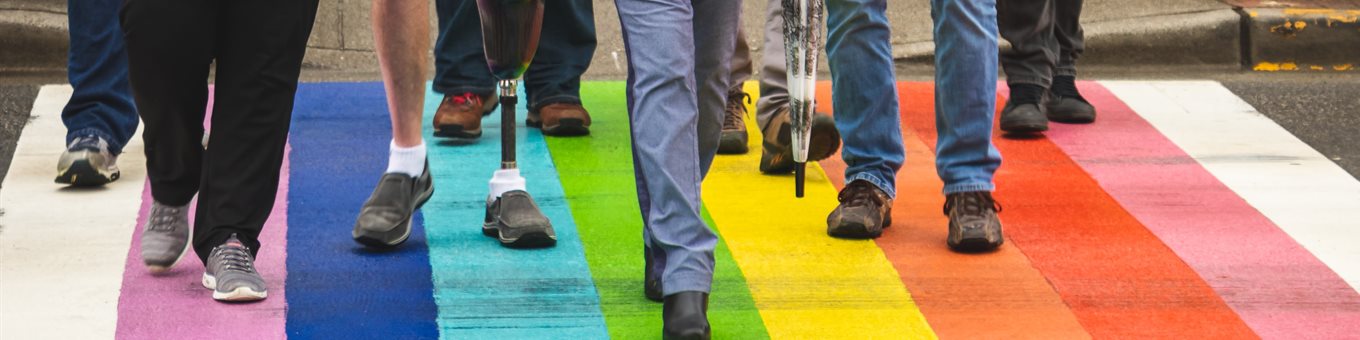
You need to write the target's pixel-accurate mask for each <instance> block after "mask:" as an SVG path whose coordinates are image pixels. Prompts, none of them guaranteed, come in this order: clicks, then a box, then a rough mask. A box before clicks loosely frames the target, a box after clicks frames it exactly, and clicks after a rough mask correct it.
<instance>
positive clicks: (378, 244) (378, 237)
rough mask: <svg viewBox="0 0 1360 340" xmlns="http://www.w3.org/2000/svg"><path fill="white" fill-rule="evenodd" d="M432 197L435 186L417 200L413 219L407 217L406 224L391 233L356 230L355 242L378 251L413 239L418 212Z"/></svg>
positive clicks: (403, 223)
mask: <svg viewBox="0 0 1360 340" xmlns="http://www.w3.org/2000/svg"><path fill="white" fill-rule="evenodd" d="M432 196H434V187H433V186H431V187H430V190H429V191H426V192H425V193H424V194H422V195H421V196H420V198H418V199H416V207H415V209H411V217H407V218H406V221H405V222H402V223H400V224H397V227H396V228H392V230H391V231H387V232H377V231H369V230H363V229H359V228H355V229H354V232H353V233H352V236H353V237H354V241H355V242H359V244H362V245H365V246H368V247H371V248H376V249H391V248H395V247H397V246H399V245H401V244H402V243H405V242H406V240H407V239H409V238H411V229H413V228H411V223H412V221H413V220H414V219H415V214H416V210H420V208H421V207H424V206H425V202H429V201H430V197H432ZM399 230H400V232H399V235H395V236H396V238H395V239H394V238H393V236H394V235H393V234H394V233H397V231H399Z"/></svg>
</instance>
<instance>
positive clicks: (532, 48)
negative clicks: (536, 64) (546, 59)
mask: <svg viewBox="0 0 1360 340" xmlns="http://www.w3.org/2000/svg"><path fill="white" fill-rule="evenodd" d="M477 11H478V12H479V13H480V14H481V19H482V45H483V47H484V48H485V49H486V64H487V66H488V67H490V68H491V75H493V76H495V77H496V80H497V82H496V84H497V86H498V87H499V90H500V97H501V99H500V100H501V103H500V105H501V169H500V170H496V172H495V173H494V174H493V175H492V177H491V183H490V186H491V188H492V191H493V192H492V194H493V195H497V194H496V193H497V192H499V191H497V190H496V188H497V187H498V186H499V187H507V186H516V184H517V186H518V187H524V177H521V176H520V174H519V169H518V167H517V166H516V164H515V103H516V96H515V89H516V88H517V87H518V83H519V79H520V77H522V76H524V71H526V70H528V69H529V63H530V62H531V61H533V59H534V52H536V51H537V50H538V37H539V32H540V31H541V30H542V27H543V0H477ZM500 191H504V190H500ZM494 198H495V197H492V199H494Z"/></svg>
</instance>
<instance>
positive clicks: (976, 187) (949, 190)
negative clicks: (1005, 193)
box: [944, 182, 996, 195]
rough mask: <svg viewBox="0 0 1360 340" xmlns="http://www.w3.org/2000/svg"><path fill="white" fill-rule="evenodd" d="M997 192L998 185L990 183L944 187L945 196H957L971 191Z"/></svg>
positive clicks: (969, 183)
mask: <svg viewBox="0 0 1360 340" xmlns="http://www.w3.org/2000/svg"><path fill="white" fill-rule="evenodd" d="M995 190H996V185H995V184H992V183H990V182H967V183H955V184H947V185H945V186H944V194H945V195H949V194H957V193H960V192H969V191H987V192H991V191H995Z"/></svg>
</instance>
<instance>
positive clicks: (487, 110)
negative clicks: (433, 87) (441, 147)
mask: <svg viewBox="0 0 1360 340" xmlns="http://www.w3.org/2000/svg"><path fill="white" fill-rule="evenodd" d="M499 100H500V97H499V96H498V95H497V94H496V93H495V92H492V93H491V95H488V96H480V95H477V94H474V93H471V92H468V93H463V94H459V95H452V96H447V95H446V96H444V100H442V101H440V102H439V108H437V109H435V112H434V122H433V123H432V124H431V125H433V126H434V135H435V136H436V137H444V138H456V139H477V138H479V137H481V136H482V117H484V116H487V115H490V114H491V112H492V111H493V110H495V109H496V105H497V104H498V103H499Z"/></svg>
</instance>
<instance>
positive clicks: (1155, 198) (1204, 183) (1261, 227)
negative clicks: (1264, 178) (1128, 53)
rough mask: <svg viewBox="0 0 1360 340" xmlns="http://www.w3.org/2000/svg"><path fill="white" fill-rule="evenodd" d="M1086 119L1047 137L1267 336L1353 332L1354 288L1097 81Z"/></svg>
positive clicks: (1357, 315)
mask: <svg viewBox="0 0 1360 340" xmlns="http://www.w3.org/2000/svg"><path fill="white" fill-rule="evenodd" d="M1079 87H1080V88H1081V92H1082V94H1083V95H1085V96H1086V98H1087V99H1088V100H1090V101H1091V103H1092V104H1094V105H1095V106H1096V107H1098V108H1099V111H1098V112H1099V114H1100V116H1099V121H1098V122H1097V123H1095V124H1089V125H1063V124H1054V125H1052V126H1051V128H1052V130H1050V131H1049V132H1048V138H1049V139H1050V140H1051V141H1053V143H1055V144H1056V145H1057V146H1058V147H1060V148H1061V149H1062V150H1063V151H1066V153H1067V154H1068V155H1070V156H1071V158H1072V159H1073V160H1075V161H1076V162H1077V163H1078V164H1079V165H1080V166H1081V167H1082V168H1083V169H1085V170H1086V172H1088V173H1090V174H1091V177H1092V178H1094V179H1095V180H1096V181H1097V182H1099V183H1100V186H1101V187H1103V188H1104V189H1105V191H1106V192H1108V193H1109V194H1110V196H1112V197H1114V199H1116V200H1117V201H1118V202H1119V203H1120V204H1121V205H1122V206H1123V207H1124V209H1126V210H1128V212H1129V213H1131V214H1132V215H1133V216H1134V217H1136V218H1137V219H1138V220H1139V221H1140V222H1142V223H1143V225H1144V226H1146V227H1147V228H1148V230H1150V231H1152V233H1153V234H1156V235H1157V236H1158V237H1159V238H1160V239H1161V240H1162V241H1163V242H1164V243H1166V245H1167V246H1168V247H1170V248H1171V249H1172V250H1173V251H1175V252H1176V254H1179V255H1180V258H1181V259H1183V260H1185V262H1186V263H1188V264H1189V265H1190V266H1191V267H1192V268H1194V269H1195V271H1197V272H1198V273H1199V274H1200V275H1199V276H1200V277H1201V278H1203V279H1204V280H1205V281H1207V282H1208V283H1209V285H1210V286H1211V287H1213V288H1214V290H1215V291H1217V292H1218V294H1219V296H1222V297H1223V298H1224V300H1225V301H1226V302H1227V303H1228V305H1229V306H1231V307H1232V308H1233V309H1234V310H1235V311H1237V313H1238V315H1240V316H1241V317H1242V319H1243V320H1244V321H1246V323H1247V325H1249V326H1251V328H1252V329H1253V330H1255V331H1256V332H1257V333H1258V334H1260V335H1261V336H1262V337H1265V338H1302V339H1324V338H1326V339H1336V338H1344V337H1348V336H1356V335H1357V334H1360V294H1357V293H1356V292H1355V291H1354V290H1352V289H1351V288H1350V286H1348V285H1347V284H1346V282H1345V281H1344V280H1342V279H1341V277H1340V276H1338V275H1337V274H1336V273H1335V272H1333V271H1332V270H1331V269H1329V268H1328V267H1327V266H1326V265H1325V264H1323V263H1322V262H1321V261H1319V260H1318V259H1317V258H1316V257H1314V256H1313V255H1312V254H1311V253H1309V252H1308V250H1307V249H1304V248H1303V247H1302V246H1301V245H1299V244H1298V242H1295V241H1294V240H1293V239H1292V238H1290V237H1289V235H1287V234H1285V233H1284V232H1283V231H1282V230H1280V229H1279V228H1278V227H1277V226H1276V225H1275V224H1274V223H1273V222H1271V221H1270V220H1269V219H1267V218H1266V217H1265V216H1264V215H1262V214H1261V213H1260V212H1259V211H1257V210H1256V208H1254V207H1252V206H1251V205H1250V204H1248V203H1247V202H1246V201H1245V200H1243V199H1242V198H1241V197H1238V196H1237V194H1236V193H1234V192H1233V191H1232V189H1229V188H1228V187H1227V186H1226V185H1224V184H1223V183H1221V182H1219V180H1218V179H1217V178H1215V177H1214V176H1213V175H1212V174H1210V173H1209V172H1208V170H1205V169H1204V167H1203V166H1201V165H1200V164H1199V163H1198V162H1196V161H1195V160H1194V159H1193V158H1191V157H1190V156H1189V155H1188V154H1186V153H1185V152H1184V151H1182V150H1181V149H1180V148H1179V147H1177V146H1176V144H1175V143H1174V142H1172V141H1171V140H1170V139H1167V138H1166V137H1165V136H1162V135H1161V134H1160V133H1159V132H1157V129H1156V128H1154V127H1153V126H1152V125H1151V124H1149V123H1148V122H1147V121H1145V120H1143V118H1142V117H1139V116H1138V115H1137V114H1136V113H1134V111H1133V110H1132V109H1130V108H1129V107H1128V106H1127V105H1125V104H1124V102H1122V101H1120V100H1119V98H1118V97H1116V96H1115V95H1114V94H1113V93H1110V91H1108V90H1106V89H1105V88H1104V87H1102V86H1100V85H1099V84H1096V83H1093V82H1090V83H1086V82H1084V83H1081V84H1079Z"/></svg>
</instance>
